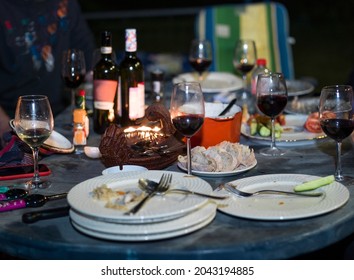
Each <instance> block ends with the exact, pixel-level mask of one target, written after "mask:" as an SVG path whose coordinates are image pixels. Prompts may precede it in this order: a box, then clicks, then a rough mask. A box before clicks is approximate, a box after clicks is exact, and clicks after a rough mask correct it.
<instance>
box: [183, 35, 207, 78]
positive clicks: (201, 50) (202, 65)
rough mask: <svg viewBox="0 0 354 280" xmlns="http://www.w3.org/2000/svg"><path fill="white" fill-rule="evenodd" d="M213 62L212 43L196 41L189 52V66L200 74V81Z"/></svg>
mask: <svg viewBox="0 0 354 280" xmlns="http://www.w3.org/2000/svg"><path fill="white" fill-rule="evenodd" d="M212 60H213V52H212V47H211V43H210V41H208V40H199V39H194V40H193V41H192V43H191V46H190V50H189V64H190V65H191V66H192V67H193V68H194V69H195V70H196V71H197V72H198V74H199V76H198V77H199V81H200V82H201V81H203V73H204V72H205V71H206V70H207V69H208V68H209V66H210V65H211V62H212Z"/></svg>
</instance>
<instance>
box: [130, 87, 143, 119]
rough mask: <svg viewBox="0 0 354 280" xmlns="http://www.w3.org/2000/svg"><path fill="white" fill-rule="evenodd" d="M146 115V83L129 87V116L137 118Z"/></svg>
mask: <svg viewBox="0 0 354 280" xmlns="http://www.w3.org/2000/svg"><path fill="white" fill-rule="evenodd" d="M144 115H145V85H144V83H139V84H138V86H137V87H131V88H129V118H130V119H131V120H136V119H139V118H142V117H144Z"/></svg>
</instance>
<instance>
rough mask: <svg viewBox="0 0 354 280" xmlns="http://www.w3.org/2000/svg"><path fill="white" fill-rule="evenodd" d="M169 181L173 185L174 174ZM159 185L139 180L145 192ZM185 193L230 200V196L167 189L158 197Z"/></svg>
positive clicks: (169, 176) (169, 175)
mask: <svg viewBox="0 0 354 280" xmlns="http://www.w3.org/2000/svg"><path fill="white" fill-rule="evenodd" d="M167 176H168V181H169V182H170V183H171V181H172V174H168V175H167ZM157 184H158V183H156V182H154V181H151V180H149V179H145V178H144V179H139V186H141V187H142V188H143V189H144V190H146V189H151V188H154V187H155V186H156V185H157ZM173 192H176V193H184V194H191V195H198V196H203V197H207V198H211V199H226V198H229V197H228V196H217V195H212V194H206V193H201V192H196V191H191V190H187V189H175V188H172V189H167V190H166V191H165V192H158V193H157V194H158V195H164V194H167V193H173Z"/></svg>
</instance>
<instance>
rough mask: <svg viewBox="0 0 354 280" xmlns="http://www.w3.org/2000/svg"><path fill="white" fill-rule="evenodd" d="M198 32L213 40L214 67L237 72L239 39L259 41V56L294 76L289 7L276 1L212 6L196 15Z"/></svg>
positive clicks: (275, 70) (276, 68) (278, 70)
mask: <svg viewBox="0 0 354 280" xmlns="http://www.w3.org/2000/svg"><path fill="white" fill-rule="evenodd" d="M196 34H197V36H198V37H199V38H203V39H204V38H206V39H208V40H210V41H211V42H212V45H213V52H214V61H213V64H212V66H211V67H210V70H211V71H224V72H235V70H234V66H233V63H232V60H233V54H234V48H235V45H236V41H237V40H238V39H252V40H254V41H255V42H256V47H257V57H258V58H265V59H267V67H268V68H269V69H270V70H271V71H273V72H282V73H283V74H284V75H285V77H286V78H287V79H294V76H295V75H294V65H293V56H292V50H291V46H290V43H289V41H290V40H289V18H288V13H287V10H286V8H285V7H284V6H283V5H282V4H280V3H275V2H264V3H253V4H235V5H229V4H227V5H219V6H210V7H207V8H205V9H202V10H201V11H200V13H199V14H198V16H197V19H196Z"/></svg>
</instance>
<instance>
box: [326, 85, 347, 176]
mask: <svg viewBox="0 0 354 280" xmlns="http://www.w3.org/2000/svg"><path fill="white" fill-rule="evenodd" d="M353 105H354V104H353V89H352V87H351V86H349V85H331V86H325V87H324V88H323V89H322V90H321V96H320V104H319V113H320V124H321V127H322V130H323V131H324V133H325V134H326V135H327V136H329V137H330V138H332V139H333V140H334V141H336V148H337V149H336V150H337V156H336V170H335V173H334V177H335V179H336V181H339V182H343V181H348V180H353V179H354V178H353V177H349V176H343V174H342V166H341V147H342V141H343V140H344V139H345V138H347V137H348V136H349V135H350V134H352V132H353V128H354V117H353V113H354V111H353Z"/></svg>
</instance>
